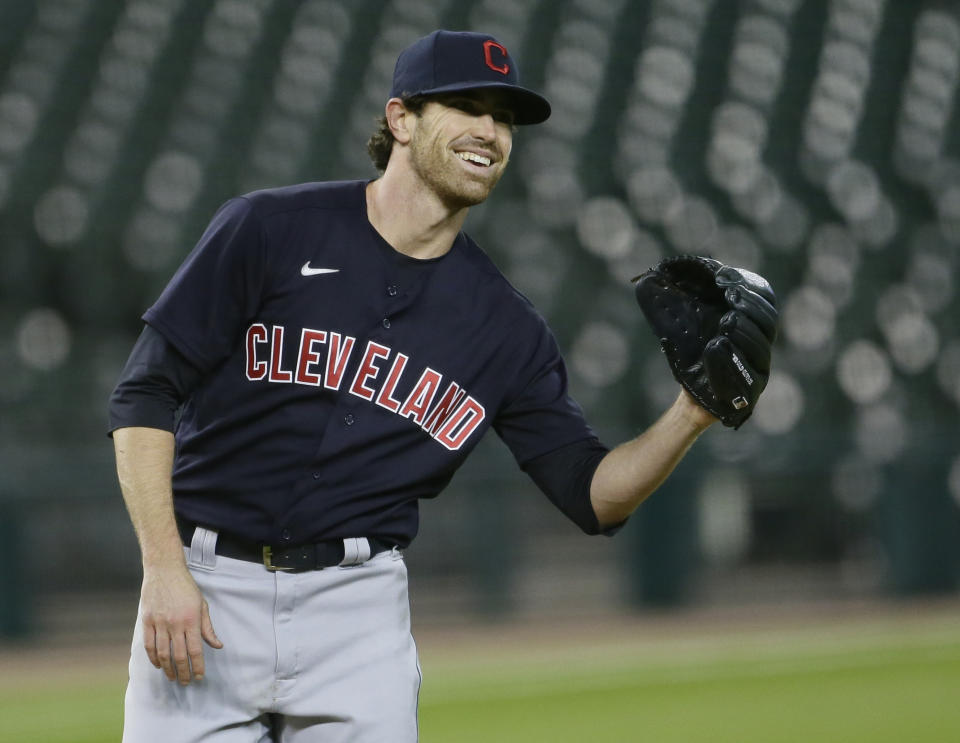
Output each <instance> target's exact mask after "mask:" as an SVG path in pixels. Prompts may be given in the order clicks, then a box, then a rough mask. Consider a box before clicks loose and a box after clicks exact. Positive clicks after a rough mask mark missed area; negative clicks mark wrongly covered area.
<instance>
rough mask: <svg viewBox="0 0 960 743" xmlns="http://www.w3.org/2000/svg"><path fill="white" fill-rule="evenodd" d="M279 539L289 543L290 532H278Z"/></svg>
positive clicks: (285, 530) (287, 530) (286, 530)
mask: <svg viewBox="0 0 960 743" xmlns="http://www.w3.org/2000/svg"><path fill="white" fill-rule="evenodd" d="M280 539H282V540H283V541H284V542H289V541H290V530H289V529H284V530H283V531H282V532H280Z"/></svg>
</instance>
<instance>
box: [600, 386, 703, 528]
mask: <svg viewBox="0 0 960 743" xmlns="http://www.w3.org/2000/svg"><path fill="white" fill-rule="evenodd" d="M716 421H717V419H716V418H715V417H714V416H712V415H711V414H710V413H708V412H707V411H706V410H704V409H703V408H702V407H700V405H698V404H697V403H696V401H695V400H694V399H693V398H692V397H691V396H690V394H689V393H688V392H687V391H686V390H682V391H681V393H680V395H679V396H678V397H677V399H676V400H675V401H674V403H673V404H672V405H671V406H670V407H669V408H668V409H667V410H666V411H665V412H664V413H663V415H661V416H660V418H659V419H658V420H657V421H656V422H655V423H654V424H653V425H651V426H650V427H649V428H648V429H647V430H646V431H644V432H643V433H642V434H640V436H638V437H637V438H635V439H632V440H630V441H627V442H624V443H622V444H620V445H619V446H617V447H616V448H614V449H612V450H611V451H609V452H608V453H607V454H606V456H604V458H603V459H602V460H600V464H599V465H598V466H597V469H596V471H595V472H594V475H593V479H592V480H591V483H590V502H591V504H592V506H593V510H594V512H595V513H596V516H597V521H598V522H599V523H600V528H601V529H608V528H610V527H613V526H616V525H617V524H621V523H623V522H624V521H626V519H627V518H628V517H629V516H630V514H632V513H633V512H634V511H635V510H636V509H637V507H638V506H639V505H640V504H641V503H643V501H644V500H646V499H647V497H648V496H649V495H651V494H652V493H653V492H654V491H655V490H656V489H657V488H658V487H659V486H660V484H661V483H662V482H663V481H664V480H666V479H667V476H668V475H669V474H670V473H671V472H673V470H674V468H675V467H676V466H677V464H678V463H679V462H680V460H681V459H683V457H684V455H685V454H686V453H687V451H688V450H689V449H690V447H691V446H692V445H693V443H694V442H695V441H696V440H697V438H698V437H699V436H700V434H701V433H703V432H704V431H705V430H707V428H709V427H710V425H711V424H713V423H715V422H716Z"/></svg>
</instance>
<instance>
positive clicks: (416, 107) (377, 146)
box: [367, 95, 427, 173]
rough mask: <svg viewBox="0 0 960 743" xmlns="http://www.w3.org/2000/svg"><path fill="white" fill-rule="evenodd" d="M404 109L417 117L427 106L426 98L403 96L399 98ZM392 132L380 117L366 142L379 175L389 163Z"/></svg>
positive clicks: (391, 148) (392, 140)
mask: <svg viewBox="0 0 960 743" xmlns="http://www.w3.org/2000/svg"><path fill="white" fill-rule="evenodd" d="M400 100H401V101H403V105H404V107H405V108H406V109H407V110H408V111H410V112H411V113H413V114H416V115H417V116H419V115H420V112H421V111H423V107H424V106H426V105H427V97H426V96H422V95H414V96H403V97H401V98H400ZM393 142H394V139H393V132H391V131H390V125H389V124H388V123H387V117H386V116H381V117H380V118H379V119H377V129H376V131H375V132H374V133H373V134H371V135H370V139H368V140H367V154H368V155H370V159H371V160H373V164H374V166H375V167H376V169H377V170H379V171H380V172H381V173H382V172H383V171H385V170H386V169H387V163H388V162H390V153H391V152H393Z"/></svg>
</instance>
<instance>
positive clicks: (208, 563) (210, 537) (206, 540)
mask: <svg viewBox="0 0 960 743" xmlns="http://www.w3.org/2000/svg"><path fill="white" fill-rule="evenodd" d="M190 562H191V563H193V564H194V565H201V566H203V567H205V568H212V567H215V566H216V564H217V532H215V531H211V530H210V529H205V528H204V527H202V526H198V527H196V528H195V529H194V530H193V538H192V539H191V540H190Z"/></svg>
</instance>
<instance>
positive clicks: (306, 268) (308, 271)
mask: <svg viewBox="0 0 960 743" xmlns="http://www.w3.org/2000/svg"><path fill="white" fill-rule="evenodd" d="M339 272H340V269H339V268H310V261H307V262H306V263H304V264H303V268H301V269H300V275H301V276H316V275H317V274H320V273H339Z"/></svg>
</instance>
